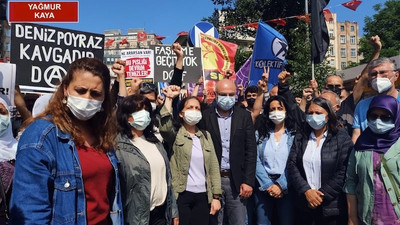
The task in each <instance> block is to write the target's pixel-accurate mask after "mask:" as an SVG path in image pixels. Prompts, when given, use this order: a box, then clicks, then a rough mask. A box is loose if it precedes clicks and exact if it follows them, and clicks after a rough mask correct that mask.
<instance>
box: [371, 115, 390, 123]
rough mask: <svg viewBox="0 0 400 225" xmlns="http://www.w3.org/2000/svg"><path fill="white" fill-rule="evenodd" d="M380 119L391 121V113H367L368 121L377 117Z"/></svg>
mask: <svg viewBox="0 0 400 225" xmlns="http://www.w3.org/2000/svg"><path fill="white" fill-rule="evenodd" d="M378 118H379V119H381V120H382V121H383V122H392V121H393V118H392V116H391V115H377V114H375V113H370V114H368V117H367V119H368V120H370V121H375V120H377V119H378Z"/></svg>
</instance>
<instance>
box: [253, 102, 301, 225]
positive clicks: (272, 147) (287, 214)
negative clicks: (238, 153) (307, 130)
mask: <svg viewBox="0 0 400 225" xmlns="http://www.w3.org/2000/svg"><path fill="white" fill-rule="evenodd" d="M286 109H288V106H287V104H286V102H285V99H284V98H283V97H281V96H275V97H271V98H269V99H268V101H267V103H266V104H265V106H264V113H263V114H262V115H261V116H260V117H259V118H258V120H257V123H256V128H257V131H256V136H257V141H258V145H257V156H258V157H257V166H256V178H257V181H258V188H255V189H254V194H253V196H252V197H251V198H250V199H249V203H248V212H249V213H248V214H249V224H262V225H270V224H271V221H279V223H280V224H281V225H291V224H293V219H292V218H293V216H292V214H293V210H292V198H291V197H290V195H289V194H288V185H287V180H286V161H287V158H288V155H289V152H290V148H291V146H292V143H293V138H294V132H295V130H294V121H293V118H292V116H291V114H290V111H287V110H286ZM253 210H255V212H254V214H255V218H253V217H252V216H254V214H252V211H253ZM274 215H276V216H275V217H276V218H273V216H274Z"/></svg>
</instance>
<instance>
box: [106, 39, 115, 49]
mask: <svg viewBox="0 0 400 225" xmlns="http://www.w3.org/2000/svg"><path fill="white" fill-rule="evenodd" d="M114 41H115V40H114V39H112V38H110V39H108V40H107V41H106V43H105V46H106V47H109V46H111V45H112V44H113V43H114Z"/></svg>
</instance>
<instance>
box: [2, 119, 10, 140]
mask: <svg viewBox="0 0 400 225" xmlns="http://www.w3.org/2000/svg"><path fill="white" fill-rule="evenodd" d="M10 123H11V120H10V117H8V116H4V115H0V136H3V135H4V134H5V133H6V131H7V128H8V126H10Z"/></svg>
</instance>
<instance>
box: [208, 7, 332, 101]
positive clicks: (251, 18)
mask: <svg viewBox="0 0 400 225" xmlns="http://www.w3.org/2000/svg"><path fill="white" fill-rule="evenodd" d="M211 1H212V2H213V3H214V4H215V5H217V6H219V7H220V10H218V9H215V11H214V13H213V14H212V15H211V16H210V17H208V18H206V19H205V20H207V21H209V22H210V23H213V24H214V26H216V27H217V28H218V27H220V26H227V25H242V24H246V23H251V22H257V21H259V20H262V21H267V20H271V19H276V18H285V17H290V16H297V15H302V14H304V13H305V5H304V0H284V1H282V0H211ZM309 2H310V1H309ZM309 8H311V7H309ZM221 14H222V15H223V16H222V20H221V18H220V16H221ZM268 25H270V26H271V27H273V28H274V29H276V30H278V31H279V32H280V33H281V34H282V35H283V36H285V38H286V40H287V41H288V44H289V52H288V55H287V56H286V59H287V61H288V63H289V64H291V65H292V69H293V71H294V72H295V74H294V75H292V78H291V81H290V83H291V86H292V87H293V88H292V91H293V92H294V94H295V95H296V96H301V94H302V90H303V89H304V88H306V87H308V84H309V80H311V43H310V40H311V39H310V38H309V37H308V36H307V34H310V31H309V28H310V27H309V26H307V24H306V23H304V22H303V21H301V20H298V19H296V18H293V19H288V20H287V24H286V25H285V26H278V25H276V24H273V23H268ZM233 32H239V33H240V34H241V35H243V36H246V35H248V36H252V37H255V31H254V30H251V29H247V28H246V27H237V28H235V30H234V31H233ZM226 33H227V32H220V37H221V38H222V39H228V37H227V36H226V35H225V34H226ZM229 41H233V42H234V40H232V39H231V38H229ZM239 49H240V48H239ZM250 54H251V52H249V51H246V50H244V49H242V50H238V53H237V55H236V57H235V59H236V61H235V67H237V68H240V66H241V65H242V64H243V63H244V62H245V61H246V60H247V58H248V57H247V56H248V55H250ZM334 72H335V71H334V69H332V68H331V67H330V66H329V65H327V64H326V63H322V64H319V65H315V77H316V79H317V82H318V83H319V84H320V87H322V86H323V84H324V83H325V78H326V76H327V75H328V74H333V73H334Z"/></svg>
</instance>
